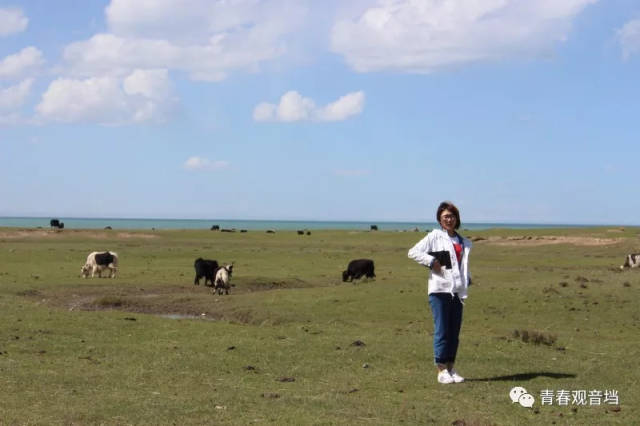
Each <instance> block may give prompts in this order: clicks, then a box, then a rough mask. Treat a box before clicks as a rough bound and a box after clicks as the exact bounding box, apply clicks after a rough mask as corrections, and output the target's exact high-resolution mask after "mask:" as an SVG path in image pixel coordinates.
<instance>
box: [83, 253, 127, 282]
mask: <svg viewBox="0 0 640 426" xmlns="http://www.w3.org/2000/svg"><path fill="white" fill-rule="evenodd" d="M105 269H108V270H109V278H115V277H116V273H117V272H118V253H116V252H113V251H104V252H99V251H94V252H91V253H89V256H87V261H86V262H85V264H84V266H83V267H82V268H81V269H80V272H81V274H82V276H83V277H84V278H87V277H88V276H89V273H91V278H93V277H95V276H96V273H98V277H100V278H102V271H104V270H105Z"/></svg>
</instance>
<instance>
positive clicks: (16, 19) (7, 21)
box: [0, 8, 29, 37]
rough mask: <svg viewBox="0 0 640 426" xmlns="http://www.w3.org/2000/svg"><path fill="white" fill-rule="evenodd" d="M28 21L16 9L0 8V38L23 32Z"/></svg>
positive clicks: (20, 11)
mask: <svg viewBox="0 0 640 426" xmlns="http://www.w3.org/2000/svg"><path fill="white" fill-rule="evenodd" d="M28 24H29V19H27V17H25V16H24V15H23V14H22V10H20V9H16V8H0V37H3V36H7V35H10V34H15V33H19V32H22V31H24V30H25V29H26V28H27V25H28Z"/></svg>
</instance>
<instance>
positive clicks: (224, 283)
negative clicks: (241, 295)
mask: <svg viewBox="0 0 640 426" xmlns="http://www.w3.org/2000/svg"><path fill="white" fill-rule="evenodd" d="M232 272H233V262H231V265H225V266H221V267H220V268H218V270H217V271H216V280H215V287H214V289H213V293H214V294H215V293H216V291H217V292H218V294H222V290H224V293H225V294H229V287H235V285H234V284H231V282H230V279H231V273H232Z"/></svg>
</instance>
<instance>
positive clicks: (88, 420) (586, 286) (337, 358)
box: [0, 228, 640, 425]
mask: <svg viewBox="0 0 640 426" xmlns="http://www.w3.org/2000/svg"><path fill="white" fill-rule="evenodd" d="M463 234H465V235H467V236H470V237H472V238H473V239H474V240H475V241H474V248H473V251H472V255H471V263H470V265H471V271H472V274H473V276H474V285H473V286H472V287H471V289H470V297H469V299H468V301H467V303H466V306H465V311H464V322H463V329H462V334H461V346H460V350H459V353H458V368H459V370H460V372H461V373H462V374H463V375H464V376H465V377H467V382H466V383H464V384H456V385H440V384H438V383H436V376H435V369H434V367H433V360H432V349H431V333H432V330H433V325H432V322H431V316H430V312H429V310H428V304H427V302H426V291H425V290H426V270H425V269H424V268H422V267H420V266H419V265H417V264H415V263H414V262H412V261H410V260H409V259H408V258H407V256H406V253H407V250H408V248H410V247H411V246H412V245H413V244H415V242H417V241H418V240H419V239H420V238H421V237H422V236H423V234H422V233H416V232H347V231H312V234H311V235H303V236H300V235H297V234H296V233H295V232H284V231H280V232H277V233H275V234H267V233H264V232H257V231H252V232H248V233H219V232H211V231H204V230H203V231H135V232H119V231H117V230H113V231H101V230H100V231H95V230H64V231H63V232H53V231H49V230H26V229H9V228H3V229H2V228H0V310H1V312H2V315H1V317H0V318H1V321H2V322H1V325H0V390H1V397H0V424H11V425H13V424H42V425H45V424H46V425H49V424H180V425H182V424H186V425H189V424H194V425H195V424H253V423H257V424H278V425H288V424H291V425H294V424H295V425H298V424H341V425H342V424H345V425H346V424H367V425H369V424H394V425H395V424H452V423H454V422H456V421H457V424H459V425H461V424H466V425H484V424H498V425H511V424H554V423H555V424H581V425H584V424H593V425H601V424H625V425H628V424H638V420H637V419H638V418H640V415H639V412H638V401H639V400H640V386H638V383H639V382H640V373H639V372H638V369H637V367H636V365H637V360H638V359H639V358H640V337H639V336H640V310H639V309H638V301H639V300H640V270H626V271H620V270H619V269H618V267H619V265H620V264H621V263H622V261H623V258H624V255H625V254H626V253H629V252H638V251H640V238H639V235H640V229H638V228H626V229H618V228H588V229H537V230H505V229H492V230H486V231H469V232H463ZM107 249H109V250H113V251H116V252H118V254H119V255H120V271H119V273H120V276H119V277H118V278H117V279H111V280H110V279H98V278H95V279H82V278H81V277H80V267H81V266H82V264H83V262H84V259H85V258H86V255H87V253H89V252H90V251H94V250H107ZM200 256H202V257H206V258H211V259H216V260H218V261H219V262H231V261H234V262H235V266H234V276H233V279H232V280H233V282H234V283H235V285H236V287H234V288H232V289H231V294H230V295H229V296H216V295H213V294H212V292H211V289H210V288H208V287H204V286H202V285H201V286H194V285H193V275H194V274H193V266H192V265H193V261H194V259H195V258H197V257H200ZM358 257H368V258H371V259H374V260H375V263H376V274H377V278H376V279H375V280H371V281H366V280H365V281H361V282H358V283H353V284H352V283H342V282H341V280H340V278H341V271H342V270H343V269H345V267H346V263H347V262H348V260H350V259H353V258H358ZM516 331H517V333H516ZM523 332H526V334H527V337H526V338H523V334H525V333H523ZM536 340H537V342H538V343H536V342H535V341H536ZM514 386H523V387H525V388H526V389H527V390H528V391H529V393H530V394H532V395H533V396H534V397H535V399H536V402H535V405H534V407H533V408H529V409H528V408H524V407H521V406H520V405H519V404H512V403H511V401H510V399H509V397H508V394H509V390H510V389H511V388H512V387H514ZM545 389H549V390H553V391H554V392H556V393H557V392H558V391H560V390H568V391H578V390H585V391H591V390H601V391H604V390H617V392H618V395H619V404H616V405H611V404H605V403H604V402H603V403H601V405H594V404H589V403H587V404H586V405H577V404H572V403H571V401H569V404H568V405H566V406H561V405H559V404H558V402H557V401H556V400H554V401H553V404H552V405H541V401H540V392H541V391H543V390H545Z"/></svg>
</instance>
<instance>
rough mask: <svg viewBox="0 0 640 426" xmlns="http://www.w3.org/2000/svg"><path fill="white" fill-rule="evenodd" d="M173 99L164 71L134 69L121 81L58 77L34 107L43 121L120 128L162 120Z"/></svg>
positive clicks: (105, 78)
mask: <svg viewBox="0 0 640 426" xmlns="http://www.w3.org/2000/svg"><path fill="white" fill-rule="evenodd" d="M174 102H175V99H174V98H173V97H172V95H171V89H170V83H169V77H168V73H167V71H166V70H134V71H133V72H132V73H131V74H130V75H128V76H126V77H125V78H124V79H121V78H118V77H110V76H107V77H92V78H87V79H83V80H74V79H65V78H58V79H57V80H54V81H53V82H52V83H51V84H50V85H49V87H48V89H47V91H46V92H45V93H44V94H43V95H42V100H41V102H40V103H39V104H38V105H37V106H36V111H37V112H38V115H39V117H40V118H41V119H42V120H45V121H59V122H65V123H74V122H97V123H100V124H105V125H122V124H130V123H139V122H149V121H152V122H157V121H163V120H164V119H165V118H166V116H167V114H168V113H170V111H171V108H172V106H173V104H174Z"/></svg>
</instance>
